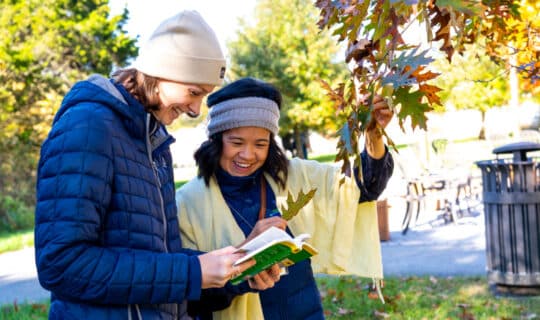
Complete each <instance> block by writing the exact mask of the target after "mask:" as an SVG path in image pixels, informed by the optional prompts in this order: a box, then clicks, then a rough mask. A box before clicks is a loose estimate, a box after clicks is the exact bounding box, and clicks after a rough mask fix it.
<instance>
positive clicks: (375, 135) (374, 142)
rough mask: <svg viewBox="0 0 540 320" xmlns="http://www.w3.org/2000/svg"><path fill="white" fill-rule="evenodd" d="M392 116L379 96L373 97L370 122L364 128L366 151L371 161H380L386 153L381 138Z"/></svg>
mask: <svg viewBox="0 0 540 320" xmlns="http://www.w3.org/2000/svg"><path fill="white" fill-rule="evenodd" d="M393 116H394V112H393V111H392V109H390V108H389V107H388V103H386V100H384V98H383V97H381V96H379V95H377V96H375V97H374V98H373V110H372V111H371V122H370V123H369V124H368V125H367V128H366V150H367V152H368V154H369V156H370V157H372V158H373V159H381V158H382V157H383V156H384V154H385V152H386V148H385V147H384V141H383V138H382V137H383V129H384V128H386V126H388V124H389V123H390V121H391V120H392V117H393Z"/></svg>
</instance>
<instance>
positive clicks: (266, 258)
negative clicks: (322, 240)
mask: <svg viewBox="0 0 540 320" xmlns="http://www.w3.org/2000/svg"><path fill="white" fill-rule="evenodd" d="M309 237H310V235H308V234H301V235H299V236H297V237H296V238H292V237H291V236H290V235H289V234H288V233H287V232H285V231H283V230H281V229H279V228H276V227H270V228H269V229H267V230H266V231H264V232H263V233H261V234H259V235H258V236H257V237H255V238H253V239H251V240H250V241H249V242H247V243H246V244H244V245H243V246H242V247H240V248H238V252H245V253H246V255H245V256H243V257H242V258H240V259H238V260H237V261H236V262H235V263H234V265H238V264H240V263H242V262H244V261H247V260H249V259H252V258H253V259H255V261H256V264H255V265H254V266H252V267H251V268H249V269H247V270H245V271H244V272H243V273H241V274H240V275H239V276H237V277H235V278H232V279H231V283H232V284H238V283H240V282H242V281H244V280H246V279H247V278H249V277H251V276H254V275H256V274H257V273H259V272H261V271H263V270H265V269H267V268H269V267H271V266H272V265H274V264H276V263H280V264H281V265H282V266H285V267H288V266H290V265H293V264H295V263H297V262H299V261H302V260H305V259H308V258H310V257H312V256H314V255H316V254H317V253H318V252H317V250H316V249H315V248H313V247H312V246H311V245H310V244H308V243H307V242H305V240H306V239H309Z"/></svg>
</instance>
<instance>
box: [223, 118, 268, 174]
mask: <svg viewBox="0 0 540 320" xmlns="http://www.w3.org/2000/svg"><path fill="white" fill-rule="evenodd" d="M269 146H270V131H268V130H266V129H263V128H259V127H240V128H234V129H230V130H227V131H225V132H223V150H222V151H221V157H220V159H219V164H220V166H221V168H222V169H223V170H225V171H227V173H229V174H230V175H231V176H236V177H244V176H248V175H250V174H252V173H253V172H255V171H256V170H257V169H259V168H260V167H262V166H263V164H264V162H265V161H266V158H267V157H268V148H269Z"/></svg>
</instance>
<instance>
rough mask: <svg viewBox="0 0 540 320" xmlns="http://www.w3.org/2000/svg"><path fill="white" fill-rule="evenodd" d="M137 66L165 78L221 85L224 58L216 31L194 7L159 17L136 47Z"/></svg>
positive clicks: (140, 69) (147, 72)
mask: <svg viewBox="0 0 540 320" xmlns="http://www.w3.org/2000/svg"><path fill="white" fill-rule="evenodd" d="M133 67H134V68H136V69H137V70H139V71H141V72H143V73H145V74H147V75H150V76H153V77H158V78H163V79H166V80H172V81H178V82H185V83H195V84H212V85H221V84H222V82H223V78H224V76H225V58H224V56H223V52H222V51H221V47H220V45H219V41H218V40H217V37H216V34H215V33H214V31H213V30H212V28H210V26H209V25H208V24H207V23H206V21H204V19H203V18H202V17H201V15H200V14H199V13H198V12H197V11H182V12H180V13H178V14H176V15H175V16H173V17H170V18H169V19H167V20H165V21H163V22H162V23H161V24H160V25H159V27H158V28H157V29H156V30H155V31H154V33H153V34H152V35H151V36H150V38H149V40H148V41H147V42H146V43H145V44H144V45H143V46H142V47H141V48H140V49H139V56H138V57H137V59H136V60H135V62H134V63H133Z"/></svg>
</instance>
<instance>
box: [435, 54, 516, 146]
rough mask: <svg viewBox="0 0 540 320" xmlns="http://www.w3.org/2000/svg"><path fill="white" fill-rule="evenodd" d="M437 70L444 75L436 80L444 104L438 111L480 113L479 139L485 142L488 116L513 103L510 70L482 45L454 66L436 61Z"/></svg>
mask: <svg viewBox="0 0 540 320" xmlns="http://www.w3.org/2000/svg"><path fill="white" fill-rule="evenodd" d="M433 69H434V70H436V71H437V72H438V73H440V74H443V75H444V76H442V77H437V78H436V79H434V80H433V84H435V85H436V86H437V87H440V88H441V89H442V90H441V92H440V98H441V105H440V106H435V108H434V109H435V111H442V112H444V111H447V110H448V109H457V110H463V109H473V110H478V111H480V114H481V119H482V126H481V129H480V132H478V139H485V138H486V135H485V115H486V112H487V111H488V110H489V109H490V108H495V107H502V106H504V105H506V104H507V103H508V102H509V101H510V82H509V80H508V68H507V67H506V66H505V65H500V64H497V63H495V62H494V61H492V60H491V59H490V58H489V57H488V56H487V55H486V54H485V52H484V50H483V49H482V48H481V47H480V46H479V45H476V44H474V45H470V48H468V49H467V50H466V51H465V52H464V53H463V54H461V55H455V56H454V57H453V59H452V63H450V62H449V61H448V60H447V59H446V58H444V57H442V58H440V59H437V60H436V61H435V62H433Z"/></svg>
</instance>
